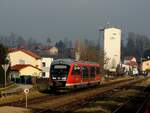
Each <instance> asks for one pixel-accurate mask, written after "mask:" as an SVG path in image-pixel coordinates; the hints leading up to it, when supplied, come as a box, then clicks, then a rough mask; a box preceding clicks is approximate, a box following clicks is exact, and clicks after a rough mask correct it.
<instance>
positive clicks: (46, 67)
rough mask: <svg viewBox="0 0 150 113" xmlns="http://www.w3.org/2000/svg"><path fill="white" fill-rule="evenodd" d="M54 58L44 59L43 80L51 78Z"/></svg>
mask: <svg viewBox="0 0 150 113" xmlns="http://www.w3.org/2000/svg"><path fill="white" fill-rule="evenodd" d="M52 61H53V58H48V57H42V78H49V77H50V66H51V63H52Z"/></svg>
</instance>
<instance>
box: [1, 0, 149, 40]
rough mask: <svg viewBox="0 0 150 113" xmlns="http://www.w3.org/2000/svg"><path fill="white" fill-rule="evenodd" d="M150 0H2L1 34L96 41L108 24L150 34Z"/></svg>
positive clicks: (127, 30)
mask: <svg viewBox="0 0 150 113" xmlns="http://www.w3.org/2000/svg"><path fill="white" fill-rule="evenodd" d="M149 5H150V0H0V35H9V34H10V33H11V32H14V33H17V34H18V35H22V36H23V37H24V38H29V37H31V36H32V37H34V38H36V37H37V38H38V40H39V41H42V40H43V38H46V37H51V39H52V41H58V40H61V39H63V38H64V37H68V39H70V40H75V39H76V38H88V39H93V40H96V39H97V38H98V29H99V28H101V27H103V26H104V25H105V24H106V23H108V22H109V23H110V25H114V26H117V27H119V28H121V29H122V33H123V35H126V34H127V32H135V33H139V34H145V35H147V36H149V37H150V22H149V20H150V14H149V11H150V7H149Z"/></svg>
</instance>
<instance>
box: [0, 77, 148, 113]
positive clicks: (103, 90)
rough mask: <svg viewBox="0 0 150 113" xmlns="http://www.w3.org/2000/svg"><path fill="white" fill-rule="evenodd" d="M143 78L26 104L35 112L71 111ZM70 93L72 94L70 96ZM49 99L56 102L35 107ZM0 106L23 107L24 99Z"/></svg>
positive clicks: (42, 98) (37, 99)
mask: <svg viewBox="0 0 150 113" xmlns="http://www.w3.org/2000/svg"><path fill="white" fill-rule="evenodd" d="M145 79H147V78H143V79H130V80H129V79H128V80H120V81H116V82H111V83H107V84H103V85H101V86H100V87H96V88H94V89H93V88H89V89H84V90H83V91H81V90H79V91H78V90H77V91H74V92H69V93H63V94H60V95H54V94H51V95H49V96H44V97H40V98H35V99H31V100H29V101H28V106H29V108H30V109H33V110H34V111H35V112H36V113H48V112H68V111H73V110H74V109H77V108H79V107H81V106H84V105H86V104H88V103H89V102H90V101H91V100H94V98H96V96H97V95H103V94H107V92H113V91H114V89H116V88H118V87H124V86H126V87H127V86H130V84H135V83H138V82H141V81H143V80H145ZM74 94H75V95H74ZM70 95H72V96H71V97H70ZM64 97H65V98H66V97H67V98H69V99H70V100H69V101H67V102H65V101H63V98H64ZM67 98H66V99H67ZM72 98H73V99H72ZM71 99H72V100H71ZM79 100H80V101H79ZM51 101H55V102H56V103H55V102H54V103H53V104H51V105H52V106H49V105H48V106H41V107H40V108H38V107H37V106H40V105H42V104H46V103H49V102H50V103H51ZM36 104H38V105H37V106H36ZM0 106H19V107H24V106H25V100H23V101H17V102H11V103H6V104H1V105H0Z"/></svg>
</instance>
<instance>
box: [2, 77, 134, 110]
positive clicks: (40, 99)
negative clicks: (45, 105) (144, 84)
mask: <svg viewBox="0 0 150 113" xmlns="http://www.w3.org/2000/svg"><path fill="white" fill-rule="evenodd" d="M133 79H134V78H130V79H124V80H118V81H112V82H110V83H104V84H102V85H100V86H97V87H106V86H110V85H113V84H117V83H121V82H126V81H129V80H133ZM91 88H92V87H90V88H88V89H79V90H73V91H71V92H64V93H62V92H61V93H60V92H51V93H50V94H49V95H46V96H43V97H37V98H33V99H30V100H29V104H34V103H38V102H44V101H45V100H51V99H56V98H58V97H59V98H60V97H61V96H63V95H66V94H68V95H69V94H71V93H72V92H73V93H75V92H80V91H81V92H82V91H84V90H85V91H86V90H90V89H91ZM24 103H25V99H24V100H20V101H15V102H9V103H2V104H0V106H19V107H22V106H24Z"/></svg>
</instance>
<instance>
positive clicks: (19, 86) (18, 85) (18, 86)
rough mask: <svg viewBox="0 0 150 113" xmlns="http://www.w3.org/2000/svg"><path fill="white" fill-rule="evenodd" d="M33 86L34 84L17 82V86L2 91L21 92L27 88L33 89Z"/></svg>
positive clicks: (4, 92)
mask: <svg viewBox="0 0 150 113" xmlns="http://www.w3.org/2000/svg"><path fill="white" fill-rule="evenodd" d="M32 87H33V86H32V85H24V84H17V87H15V88H11V89H8V90H5V91H2V93H3V94H6V93H13V92H20V91H23V90H24V89H26V88H28V89H31V88H32Z"/></svg>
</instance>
